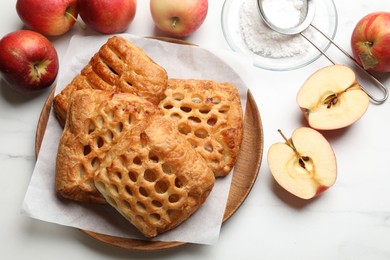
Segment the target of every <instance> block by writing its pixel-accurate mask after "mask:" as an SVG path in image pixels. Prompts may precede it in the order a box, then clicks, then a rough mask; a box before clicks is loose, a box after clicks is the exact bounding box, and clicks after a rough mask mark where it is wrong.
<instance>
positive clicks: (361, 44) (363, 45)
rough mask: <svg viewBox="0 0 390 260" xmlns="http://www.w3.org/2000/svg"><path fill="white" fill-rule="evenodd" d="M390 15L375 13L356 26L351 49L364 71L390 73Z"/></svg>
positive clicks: (387, 13)
mask: <svg viewBox="0 0 390 260" xmlns="http://www.w3.org/2000/svg"><path fill="white" fill-rule="evenodd" d="M389 46H390V13H389V12H375V13H371V14H368V15H366V16H365V17H363V18H362V19H361V20H360V21H359V22H358V23H357V24H356V26H355V28H354V30H353V32H352V37H351V47H352V51H353V55H354V57H355V59H356V60H357V62H358V63H359V64H361V65H362V66H363V68H364V69H367V70H368V69H370V70H373V71H381V72H388V71H390V48H389Z"/></svg>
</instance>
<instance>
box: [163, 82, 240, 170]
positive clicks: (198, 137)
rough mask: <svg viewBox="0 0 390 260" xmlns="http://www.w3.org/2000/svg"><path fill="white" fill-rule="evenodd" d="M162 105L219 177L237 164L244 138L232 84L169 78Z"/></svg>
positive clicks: (237, 98) (235, 91)
mask: <svg viewBox="0 0 390 260" xmlns="http://www.w3.org/2000/svg"><path fill="white" fill-rule="evenodd" d="M159 107H160V108H161V109H162V110H163V111H164V114H165V117H167V118H169V119H170V120H172V122H173V123H174V124H175V126H176V127H177V129H178V130H179V132H180V133H181V134H182V135H183V136H185V138H186V139H187V141H188V142H190V143H191V144H192V145H193V147H195V149H196V151H197V152H199V153H200V154H201V155H202V157H203V158H204V159H205V160H206V162H207V165H208V166H209V168H210V169H211V170H212V171H213V172H214V174H215V176H216V177H220V176H226V175H227V174H228V173H229V172H230V171H231V169H232V167H233V166H234V164H235V162H236V160H237V156H238V153H239V150H240V145H241V142H242V137H243V127H242V108H241V101H240V97H239V94H238V90H237V88H236V87H235V86H233V85H231V84H229V83H223V82H216V81H211V80H197V79H169V80H168V87H167V89H166V90H165V92H164V95H163V97H162V100H161V101H160V104H159Z"/></svg>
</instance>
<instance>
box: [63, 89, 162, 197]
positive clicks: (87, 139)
mask: <svg viewBox="0 0 390 260" xmlns="http://www.w3.org/2000/svg"><path fill="white" fill-rule="evenodd" d="M159 113H161V111H160V110H159V109H158V108H157V107H156V106H155V105H153V104H152V103H150V102H148V101H146V100H144V99H141V98H139V97H138V96H135V95H133V94H129V93H109V92H106V91H100V90H94V89H84V90H77V91H75V93H74V94H73V95H72V98H71V100H70V102H69V108H68V113H67V120H66V124H65V128H64V131H63V134H62V136H61V139H60V143H59V147H58V153H57V159H56V177H55V189H56V191H57V193H58V194H59V195H61V196H62V197H65V198H68V199H72V200H76V201H82V202H94V203H106V201H105V199H104V198H103V196H102V195H101V194H100V192H99V191H98V190H97V189H96V187H95V185H94V181H93V178H94V174H95V172H96V170H97V169H98V168H99V165H100V163H101V162H102V161H103V159H104V157H105V155H106V153H107V151H109V150H110V149H111V148H112V146H113V145H115V143H117V142H119V140H120V139H121V137H122V136H123V135H124V134H125V133H126V132H127V131H128V130H129V129H130V128H134V127H137V125H139V124H141V123H144V122H146V121H147V118H148V117H150V116H151V115H152V114H159Z"/></svg>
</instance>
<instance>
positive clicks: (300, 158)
mask: <svg viewBox="0 0 390 260" xmlns="http://www.w3.org/2000/svg"><path fill="white" fill-rule="evenodd" d="M278 132H279V134H280V135H281V136H282V137H283V139H284V140H285V141H286V144H287V145H288V146H290V148H291V149H292V150H293V151H294V152H295V154H296V155H297V157H298V163H299V165H300V166H301V167H302V168H303V169H306V163H305V162H309V161H310V158H309V157H308V156H301V155H300V154H299V152H298V151H297V149H296V148H295V145H294V143H293V142H292V140H291V139H287V138H286V136H285V135H284V134H283V132H282V130H280V129H278Z"/></svg>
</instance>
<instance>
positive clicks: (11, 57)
mask: <svg viewBox="0 0 390 260" xmlns="http://www.w3.org/2000/svg"><path fill="white" fill-rule="evenodd" d="M0 72H1V75H2V77H3V79H4V80H5V81H6V82H7V83H8V84H9V85H10V87H12V88H14V89H16V90H18V91H19V92H31V91H36V90H40V89H44V88H47V87H49V86H50V85H51V84H52V83H53V82H54V80H55V79H56V76H57V72H58V56H57V51H56V50H55V48H54V46H53V45H52V44H51V42H50V41H49V40H48V39H47V38H46V37H45V36H43V35H42V34H40V33H37V32H33V31H29V30H19V31H15V32H12V33H9V34H7V35H5V36H4V37H3V38H2V39H1V40H0Z"/></svg>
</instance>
